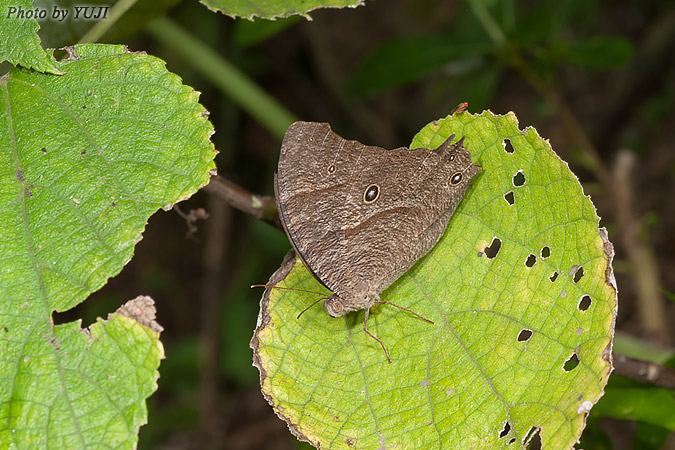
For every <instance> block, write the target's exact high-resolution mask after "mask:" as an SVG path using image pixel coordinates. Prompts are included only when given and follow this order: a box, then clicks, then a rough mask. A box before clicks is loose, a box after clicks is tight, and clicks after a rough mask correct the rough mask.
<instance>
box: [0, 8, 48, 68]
mask: <svg viewBox="0 0 675 450" xmlns="http://www.w3.org/2000/svg"><path fill="white" fill-rule="evenodd" d="M42 14H44V15H45V17H46V18H48V17H49V15H48V11H47V10H45V9H39V8H34V7H33V2H32V1H31V0H11V1H10V0H0V62H2V61H9V62H11V63H12V64H14V65H15V66H16V65H19V66H23V67H28V68H32V69H35V70H38V71H40V72H49V73H54V74H57V73H59V70H58V69H57V68H56V67H55V66H54V64H53V63H52V61H51V60H50V59H49V56H48V55H47V53H46V52H45V51H44V50H43V49H42V47H41V46H40V38H39V37H38V35H37V31H38V28H39V25H38V22H37V18H38V17H42Z"/></svg>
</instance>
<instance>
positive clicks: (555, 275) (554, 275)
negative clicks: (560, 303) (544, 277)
mask: <svg viewBox="0 0 675 450" xmlns="http://www.w3.org/2000/svg"><path fill="white" fill-rule="evenodd" d="M557 278H558V272H553V274H552V275H551V276H550V277H548V279H549V280H551V283H553V282H554V281H555V280H556V279H557Z"/></svg>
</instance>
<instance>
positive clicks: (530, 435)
mask: <svg viewBox="0 0 675 450" xmlns="http://www.w3.org/2000/svg"><path fill="white" fill-rule="evenodd" d="M525 444H529V445H528V446H527V449H528V450H541V436H539V428H537V427H532V428H530V431H528V432H527V434H526V435H525V438H524V439H523V445H525Z"/></svg>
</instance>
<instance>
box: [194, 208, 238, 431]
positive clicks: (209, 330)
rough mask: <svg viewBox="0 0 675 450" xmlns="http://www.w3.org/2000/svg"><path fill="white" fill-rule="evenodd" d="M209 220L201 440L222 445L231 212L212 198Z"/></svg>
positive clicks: (203, 295) (202, 322)
mask: <svg viewBox="0 0 675 450" xmlns="http://www.w3.org/2000/svg"><path fill="white" fill-rule="evenodd" d="M209 211H210V215H209V220H208V221H207V222H206V239H205V245H204V258H203V268H204V272H203V280H202V292H201V303H202V304H201V320H200V331H201V333H200V334H201V358H200V359H201V375H202V376H201V383H200V389H199V421H200V434H199V439H201V440H202V442H204V443H207V442H219V441H220V440H221V438H222V436H219V434H222V433H223V430H221V427H219V426H215V424H214V421H215V420H216V419H217V417H218V408H219V407H220V393H219V389H218V386H219V381H218V368H219V358H218V355H219V345H218V343H219V323H220V308H221V306H222V301H221V299H222V292H223V288H224V286H223V284H224V283H223V273H226V270H225V268H224V265H225V253H226V251H227V244H228V242H227V238H228V236H229V235H230V228H231V227H230V222H231V220H230V216H231V214H230V213H231V209H230V207H229V206H228V205H226V204H224V203H223V202H221V201H218V200H217V199H215V198H214V197H211V198H209Z"/></svg>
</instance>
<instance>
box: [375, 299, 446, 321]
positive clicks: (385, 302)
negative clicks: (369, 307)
mask: <svg viewBox="0 0 675 450" xmlns="http://www.w3.org/2000/svg"><path fill="white" fill-rule="evenodd" d="M377 303H384V304H387V305H391V306H395V307H397V308H398V309H402V310H403V311H408V312H409V313H410V314H412V315H414V316H415V317H417V318H419V319H422V320H424V321H425V322H427V323H430V324H432V325H433V324H434V322H433V320H429V319H427V318H426V317H424V316H422V315H421V314H417V313H416V312H415V311H413V310H412V309H408V308H406V307H404V306H401V305H397V304H396V303H392V302H388V301H386V300H378V301H377Z"/></svg>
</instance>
